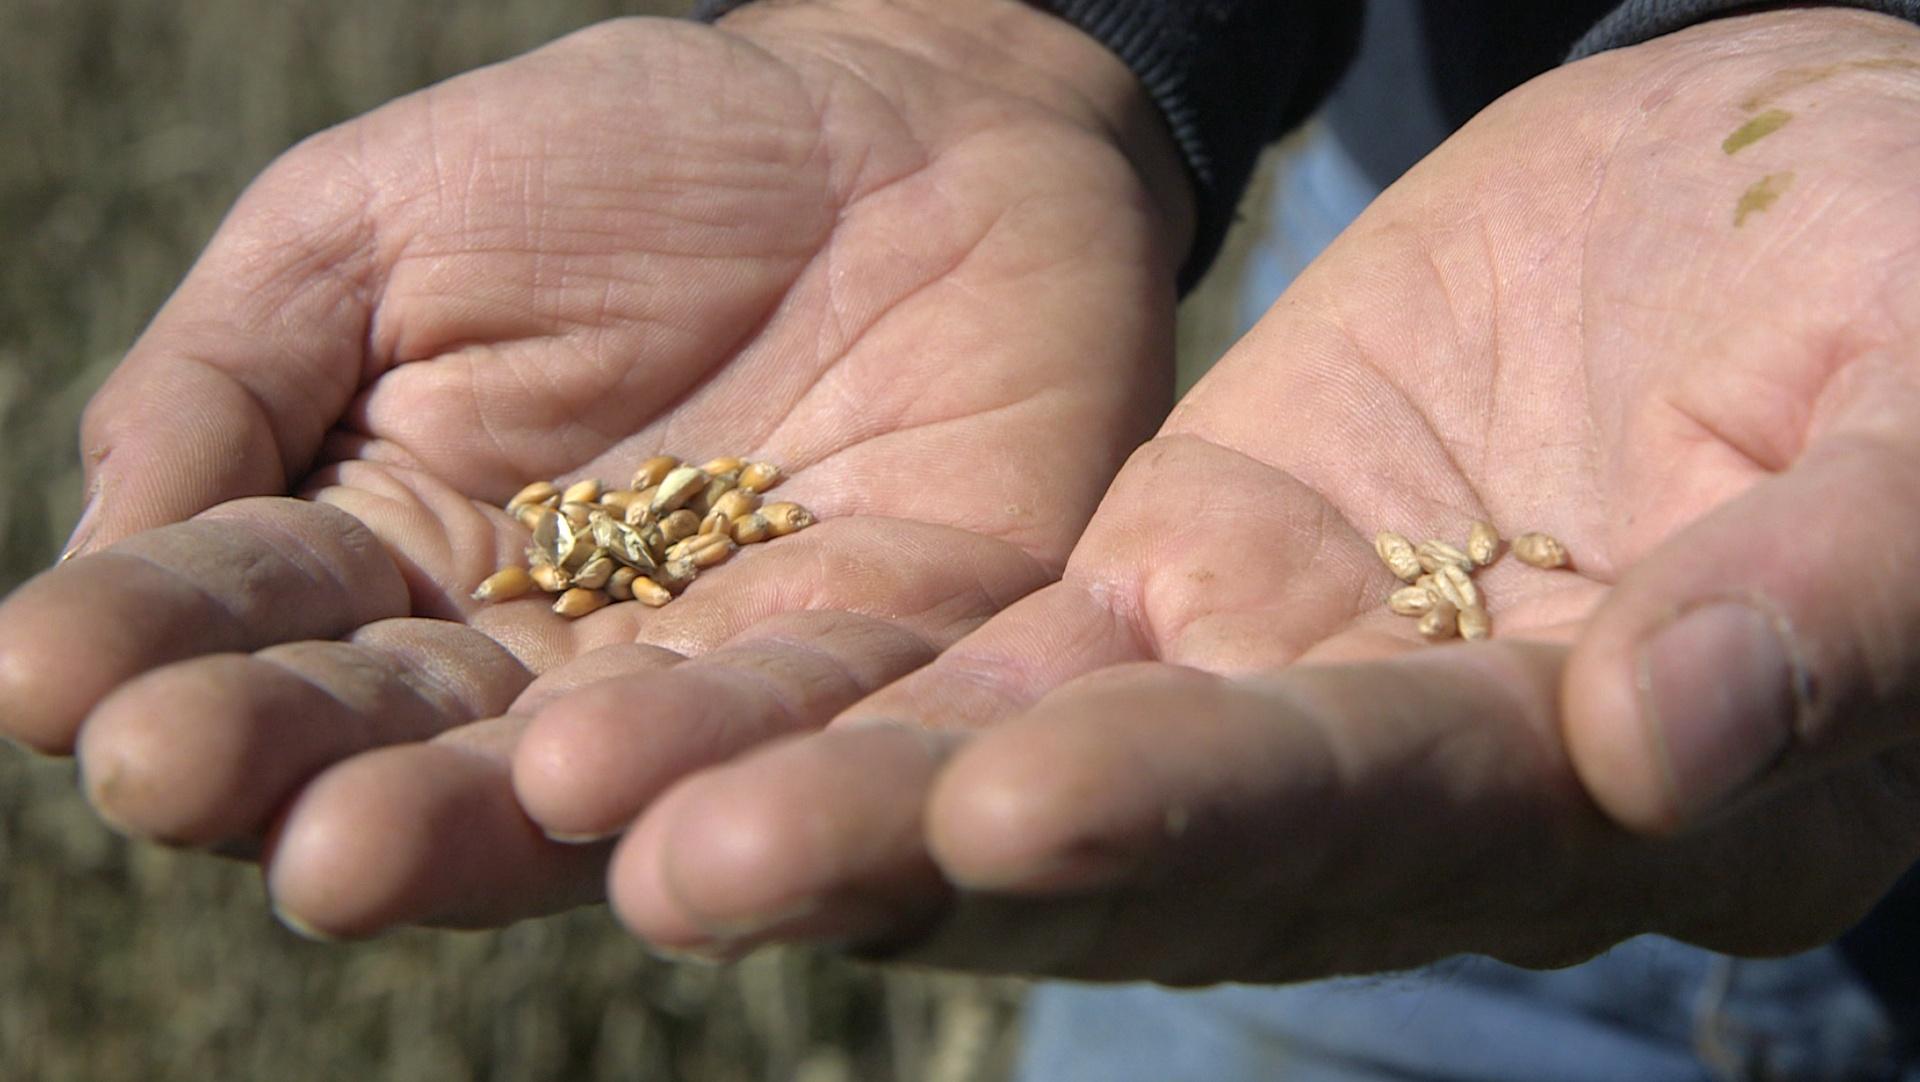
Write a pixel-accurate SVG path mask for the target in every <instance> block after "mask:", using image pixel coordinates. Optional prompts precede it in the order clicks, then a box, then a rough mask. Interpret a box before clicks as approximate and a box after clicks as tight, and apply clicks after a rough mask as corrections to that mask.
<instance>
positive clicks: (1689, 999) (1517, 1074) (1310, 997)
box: [1016, 129, 1920, 1082]
mask: <svg viewBox="0 0 1920 1082" xmlns="http://www.w3.org/2000/svg"><path fill="white" fill-rule="evenodd" d="M1376 194H1377V190H1376V188H1375V187H1374V185H1373V184H1372V183H1371V182H1370V181H1369V180H1368V179H1367V178H1366V177H1365V176H1364V175H1363V174H1362V173H1361V171H1360V170H1359V168H1358V167H1357V166H1355V165H1354V164H1353V162H1352V161H1351V159H1349V158H1348V157H1347V155H1346V154H1345V153H1344V152H1343V151H1342V150H1341V148H1340V146H1339V143H1338V142H1337V141H1336V140H1335V139H1334V138H1332V137H1331V135H1330V134H1328V133H1327V132H1326V131H1325V130H1324V129H1321V130H1320V131H1319V132H1318V133H1316V134H1313V135H1310V136H1309V137H1308V138H1307V139H1306V141H1305V143H1304V144H1303V146H1302V147H1301V150H1300V152H1299V153H1297V154H1296V155H1295V156H1294V157H1293V158H1292V159H1291V160H1290V161H1289V162H1288V164H1287V166H1286V168H1285V170H1284V172H1283V174H1282V177H1281V182H1280V183H1279V184H1278V185H1277V186H1276V192H1275V198H1276V206H1274V207H1273V208H1272V211H1273V213H1272V215H1271V220H1272V221H1273V222H1274V223H1275V225H1276V230H1275V233H1276V235H1275V236H1273V237H1271V238H1270V239H1269V241H1268V242H1267V243H1265V244H1263V245H1262V247H1261V248H1260V250H1259V252H1258V254H1257V255H1256V256H1255V258H1254V259H1253V261H1252V263H1251V265H1250V267H1249V273H1248V276H1247V280H1246V285H1245V288H1244V291H1243V293H1242V296H1241V298H1240V304H1239V312H1240V317H1241V322H1242V327H1243V329H1244V328H1245V327H1247V326H1251V325H1252V323H1253V322H1254V321H1255V320H1257V319H1258V318H1259V316H1260V314H1261V313H1263V312H1264V311H1265V310H1266V308H1267V306H1268V305H1270V304H1271V303H1272V301H1273V299H1274V298H1275V297H1277V296H1278V295H1279V293H1280V291H1281V290H1282V289H1284V288H1285V287H1286V285H1287V283H1288V282H1290V281H1292V279H1293V277H1294V275H1296V274H1298V273H1299V272H1300V270H1301V269H1302V268H1304V267H1305V266H1306V265H1307V263H1308V262H1310V261H1311V260H1312V259H1313V257H1314V256H1315V255H1316V254H1318V252H1319V251H1320V249H1321V248H1322V247H1324V246H1325V245H1326V244H1327V243H1328V242H1329V241H1331V240H1332V239H1333V237H1334V236H1336V235H1337V234H1338V233H1339V231H1340V230H1341V229H1342V228H1344V227H1345V225H1346V224H1347V223H1348V222H1350V221H1351V220H1352V219H1353V218H1354V217H1355V216H1356V215H1358V214H1359V212H1360V211H1361V210H1362V209H1363V208H1364V207H1365V206H1366V205H1367V203H1368V202H1369V201H1371V200H1372V198H1373V197H1374V196H1375V195H1376ZM1901 1044H1902V1042H1901V1037H1900V1031H1899V1029H1898V1027H1896V1026H1895V1024H1894V1023H1893V1021H1892V1020H1891V1018H1890V1016H1889V1013H1888V1010H1887V1009H1886V1008H1885V1007H1884V1006H1883V1005H1882V1004H1881V1002H1880V1001H1879V1000H1878V999H1876V998H1875V997H1874V995H1873V994H1872V993H1871V992H1870V991H1869V990H1868V989H1867V987H1866V985H1865V984H1864V983H1862V982H1861V980H1860V979H1859V978H1858V977H1857V976H1856V975H1855V972H1854V970H1853V969H1851V968H1850V967H1849V966H1848V964H1847V962H1846V961H1845V960H1844V959H1843V958H1842V956H1841V954H1840V952H1839V951H1838V950H1837V949H1835V948H1832V947H1829V948H1825V949H1822V950H1817V951H1812V952H1810V953H1807V954H1801V955H1796V956H1793V957H1790V958H1782V959H1769V960H1760V961H1748V960H1739V959H1733V958H1729V957H1726V956H1724V955H1718V954H1713V953H1711V952H1709V951H1704V950H1700V949H1699V948H1696V947H1689V946H1685V945H1683V944H1680V943H1676V942H1674V941H1672V940H1667V939H1661V938H1659V937H1655V936H1644V937H1641V938H1638V939H1633V940H1629V941H1627V942H1625V943H1622V944H1620V945H1619V946H1617V947H1615V948H1614V949H1613V950H1611V951H1609V952H1607V953H1606V954H1604V955H1602V956H1600V957H1598V958H1596V959H1594V960H1592V961H1590V962H1587V963H1585V964H1583V965H1578V966H1573V967H1571V968H1568V969H1561V970H1554V971H1548V972H1534V971H1529V970H1524V969H1517V968H1515V967H1512V966H1507V965H1502V964H1500V963H1498V962H1494V961H1491V960H1489V959H1486V958H1477V957H1460V958H1455V959H1451V960H1449V961H1446V962H1443V963H1440V964H1438V965H1434V966H1430V967H1428V968H1426V969H1422V970H1417V971H1414V972H1411V973H1403V974H1394V975H1390V976H1384V977H1367V978H1353V979H1346V980H1334V981H1322V982H1318V983H1312V984H1301V985H1291V986H1286V987H1249V986H1240V985H1231V986H1223V987H1219V988H1214V989H1207V990H1201V991H1173V990H1169V989H1164V988H1158V987H1154V986H1150V985H1126V986H1118V987H1110V986H1089V985H1071V984H1049V985H1042V986H1040V987H1038V988H1036V989H1035V991H1034V994H1033V996H1032V998H1031V1000H1030V1001H1029V1006H1028V1009H1027V1017H1026V1023H1025V1035H1024V1039H1023V1044H1022V1052H1021V1057H1020V1060H1019V1062H1018V1067H1017V1070H1016V1078H1017V1079H1018V1080H1019V1082H1252V1080H1255V1079H1258V1080H1262V1082H1264V1080H1269V1079H1279V1080H1282V1082H1389V1080H1399V1082H1410V1080H1422V1082H1428V1080H1430V1082H1441V1080H1446V1082H1724V1080H1734V1079H1740V1080H1746V1079H1754V1080H1761V1079H1765V1080H1780V1082H1788V1080H1792V1082H1801V1080H1814V1079H1822V1080H1825V1079H1832V1080H1849V1082H1851V1080H1899V1082H1920V1066H1915V1065H1914V1063H1915V1061H1914V1060H1912V1059H1911V1058H1910V1057H1909V1055H1908V1053H1907V1050H1905V1049H1904V1048H1903V1047H1902V1046H1901Z"/></svg>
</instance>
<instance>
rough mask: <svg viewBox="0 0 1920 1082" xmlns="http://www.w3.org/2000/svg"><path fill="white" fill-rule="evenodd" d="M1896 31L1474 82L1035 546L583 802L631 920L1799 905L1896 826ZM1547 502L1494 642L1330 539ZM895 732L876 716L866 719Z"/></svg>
mask: <svg viewBox="0 0 1920 1082" xmlns="http://www.w3.org/2000/svg"><path fill="white" fill-rule="evenodd" d="M1917 133H1920V31H1916V30H1915V29H1914V28H1913V27H1912V26H1910V25H1907V24H1905V23H1900V22H1897V21H1894V20H1891V19H1887V18H1884V17H1879V16H1868V15H1861V14H1858V13H1847V12H1839V11H1835V10H1825V11H1796V12H1791V13H1777V14H1769V15H1762V16H1752V17H1745V18H1738V19H1728V20H1724V21H1720V22H1714V23H1711V24H1709V25H1706V26H1703V27H1698V28H1695V29H1692V30H1689V31H1687V32H1684V33H1681V34H1677V35H1674V36H1672V37H1670V38H1667V39H1663V40H1660V41H1657V42H1653V43H1649V44H1647V45H1644V46H1640V47H1636V48H1632V49H1627V50H1622V51H1619V52H1615V53H1610V54H1605V55H1601V56H1599V57H1596V58H1593V59H1590V60H1586V61H1583V62H1580V63H1577V64H1573V65H1570V66H1568V67H1565V68H1563V69H1560V70H1558V71H1555V72H1552V73H1549V74H1548V75H1545V76H1542V77H1540V78H1539V79H1537V80H1535V81H1533V82H1532V83H1530V84H1528V85H1527V86H1525V87H1523V88H1521V89H1519V90H1517V91H1515V92H1514V93H1513V94H1511V95H1509V96H1508V97H1507V98H1506V99H1504V100H1503V101H1501V102H1499V103H1497V104H1496V105H1495V106H1493V107H1492V108H1490V109H1489V110H1487V112H1486V113H1485V114H1483V115H1482V116H1481V117H1479V118H1477V119H1476V120H1475V121H1474V122H1473V123H1472V124H1471V125H1470V126H1469V127H1467V128H1466V129H1464V130H1463V131H1462V132H1460V133H1459V134H1458V135H1456V136H1455V137H1454V138H1453V139H1451V140H1450V141H1449V142H1448V143H1447V144H1446V145H1444V146H1443V147H1442V148H1440V149H1439V150H1438V151H1437V152H1435V153H1434V154H1433V155H1432V156H1431V157H1430V158H1429V159H1428V160H1426V161H1425V162H1423V163H1422V164H1421V165H1419V166H1418V167H1417V168H1416V169H1415V170H1414V171H1412V172H1411V173H1410V174H1409V175H1408V176H1407V177H1406V178H1405V179H1404V180H1402V181H1401V182H1400V183H1399V184H1397V185H1395V186H1394V187H1393V188H1392V189H1390V190H1389V191H1388V192H1387V193H1385V194H1384V195H1383V196H1382V197H1381V198H1380V199H1379V200H1378V201H1377V202H1376V204H1375V205H1374V206H1372V207H1371V208H1370V209H1369V210H1368V211H1367V212H1366V213H1365V215H1363V216H1362V218H1361V219H1360V220H1359V221H1358V222H1357V223H1356V224H1355V225H1354V226H1353V227H1352V228H1351V229H1349V230H1348V231H1347V232H1346V233H1345V234H1344V235H1343V236H1342V237H1341V238H1340V239H1339V240H1338V241H1337V242H1336V243H1335V244H1334V245H1333V247H1332V248H1331V249H1330V250H1329V251H1328V252H1326V253H1325V255H1324V256H1323V257H1322V258H1321V259H1320V260H1319V261H1318V262H1317V263H1316V264H1315V265H1314V266H1312V267H1311V268H1309V270H1308V271H1307V272H1306V274H1305V275H1304V276H1303V277H1302V278H1301V279H1300V280H1299V281H1298V282H1297V283H1296V284H1295V286H1294V287H1293V288H1292V289H1291V290H1290V291H1289V292H1288V293H1287V294H1286V296H1285V297H1283V298H1282V299H1281V300H1280V301H1279V303H1278V304H1277V305H1276V307H1275V308H1274V309H1273V310H1272V312H1270V313H1269V314H1268V316H1267V317H1266V319H1265V320H1264V321H1263V322H1262V323H1261V324H1260V325H1259V326H1258V327H1257V328H1256V329H1255V330H1254V331H1253V332H1252V333H1251V334H1250V335H1249V336H1248V338H1247V339H1245V340H1244V341H1243V342H1241V343H1240V344H1239V345H1238V346H1237V347H1236V348H1235V349H1234V350H1233V351H1232V353H1231V354H1230V355H1229V356H1228V357H1227V358H1225V359H1224V360H1223V361H1222V362H1221V364H1220V365H1219V366H1218V367H1217V368H1216V370H1215V371H1214V372H1213V373H1211V374H1210V375H1209V376H1208V378H1207V379H1206V380H1204V381H1203V382H1202V384H1201V385H1200V386H1199V387H1198V388H1196V389H1195V391H1194V392H1193V393H1192V394H1191V395H1190V396H1189V397H1188V398H1187V399H1186V400H1185V401H1184V402H1183V403H1182V404H1181V405H1180V407H1178V408H1177V409H1176V410H1175V412H1174V415H1173V416H1172V418H1171V419H1170V420H1169V422H1168V423H1167V425H1166V426H1165V428H1164V429H1163V430H1162V432H1161V434H1160V435H1159V437H1158V438H1156V439H1155V440H1154V441H1152V442H1151V443H1150V444H1148V445H1147V446H1145V447H1144V448H1143V449H1142V450H1141V451H1140V452H1139V453H1137V454H1136V455H1135V456H1134V457H1133V458H1132V459H1131V460H1130V461H1129V462H1128V464H1127V465H1126V467H1125V469H1124V470H1123V471H1122V473H1121V475H1120V476H1119V478H1118V480H1117V481H1116V483H1115V485H1114V486H1113V488H1112V489H1111V491H1110V492H1109V493H1108V495H1107V497H1106V499H1105V501H1104V502H1103V503H1102V505H1101V506H1100V508H1099V510H1098V511H1097V513H1096V515H1095V517H1094V520H1093V522H1092V524H1091V525H1090V527H1089V528H1088V531H1087V533H1086V535H1085V537H1084V538H1083V540H1082V541H1081V543H1080V544H1079V545H1078V547H1077V548H1076V549H1075V551H1074V553H1073V556H1072V559H1071V560H1070V562H1069V564H1068V567H1067V569H1066V572H1065V576H1064V578H1063V580H1062V581H1061V582H1060V583H1058V584H1055V585H1051V586H1048V587H1046V588H1045V589H1043V590H1041V591H1039V592H1037V593H1035V594H1034V595H1032V596H1031V597H1028V598H1026V599H1024V600H1022V601H1021V602H1019V603H1018V604H1016V605H1014V606H1013V607H1012V608H1010V609H1009V610H1008V611H1006V612H1005V613H1003V614H1001V615H1000V616H999V617H997V618H995V619H994V620H992V621H990V622H989V623H988V624H987V625H986V626H985V627H984V628H982V629H981V630H980V631H978V632H976V633H974V634H973V635H971V636H969V637H967V638H966V639H963V640H962V641H961V642H960V643H958V644H957V645H956V646H954V647H953V648H951V649H950V650H948V651H947V652H945V653H944V654H943V655H942V656H941V657H940V658H939V659H938V660H937V661H936V662H935V663H934V664H933V665H931V666H928V667H926V668H924V669H922V670H920V671H918V672H917V673H915V674H914V675H912V676H910V677H908V678H907V679H905V680H903V681H902V682H900V683H898V684H896V685H894V686H893V687H891V688H889V689H886V690H884V691H883V692H881V693H879V694H877V695H876V696H873V697H871V698H869V699H868V700H866V701H864V702H862V703H860V704H857V705H856V706H855V707H853V708H851V709H850V710H849V711H847V712H846V713H845V714H844V715H843V716H842V718H841V719H839V721H838V722H837V723H836V724H835V726H834V727H832V728H831V729H829V730H828V731H827V732H825V733H822V734H818V735H817V736H814V737H810V738H801V739H796V740H792V741H788V742H784V743H782V744H779V745H776V746H774V747H771V748H768V749H764V750H762V751H760V752H758V753H756V754H754V755H751V756H748V757H746V758H744V759H743V760H741V761H740V762H738V763H737V764H733V765H729V766H726V767H723V768H721V769H718V770H714V771H710V772H707V773H705V774H702V775H699V776H696V777H694V778H691V779H689V780H688V781H687V782H685V783H683V784H682V785H681V786H679V787H677V788H676V789H674V790H673V791H671V792H669V793H668V794H667V795H666V796H665V797H663V798H662V799H661V800H660V801H659V803H658V804H657V805H656V806H655V807H654V808H653V810H652V811H650V812H649V813H648V815H647V816H646V817H645V818H643V819H642V820H641V822H640V824H639V825H638V827H637V828H636V829H635V830H634V832H633V833H631V834H630V835H629V836H628V838H627V839H626V840H625V841H624V842H623V843H622V846H621V848H620V850H619V851H618V852H617V853H616V856H615V861H614V865H613V869H612V874H613V885H612V898H613V900H614V902H615V904H616V906H617V908H618V909H619V911H620V912H621V913H622V914H623V915H624V917H625V919H626V920H627V921H628V922H629V923H630V924H631V925H632V926H633V927H634V928H635V929H636V930H637V931H638V932H639V933H640V934H642V935H643V936H647V937H650V938H653V939H656V940H658V941H661V942H663V943H667V944H671V945H677V946H681V947H687V948H694V949H704V950H708V951H713V952H717V953H721V954H730V953H737V952H739V951H742V950H745V949H748V948H750V947H751V946H753V945H755V944H757V943H761V942H766V941H770V940H813V941H824V942H837V943H843V944H852V945H855V946H856V947H859V948H861V949H866V950H870V951H873V952H875V953H879V954H888V953H891V954H893V955H894V956H897V957H904V958H910V959H917V960H921V961H926V962H932V963H936V964H943V965H953V966H961V967H969V968H979V969H990V970H1004V971H1014V972H1029V973H1045V974H1054V975H1061V976H1071V977H1084V978H1099V979H1122V978H1149V979H1155V980H1161V981H1169V982H1178V983H1198V982H1210V981H1219V980H1288V979H1301V978H1309V977H1317V976H1324V975H1329V974H1334V973H1347V972H1359V971H1375V970H1383V969H1391V968H1398V967H1405V966H1411V965H1415V964H1419V963H1423V962H1426V961H1430V960H1433V959H1436V958H1439V957H1442V956H1444V955H1448V954H1451V953H1455V952H1461V951H1475V952H1484V953H1488V954H1492V955H1495V956H1498V957H1501V958H1504V959H1507V960H1511V961H1515V962H1519V963H1523V964H1530V965H1549V964H1563V963H1566V962H1570V961H1573V960H1576V959H1579V958H1583V957H1586V956H1589V955H1591V954H1592V953H1594V952H1595V951H1598V950H1600V949H1603V948H1604V947H1605V946H1607V945H1609V944H1611V943H1614V942H1617V941H1618V940H1620V939H1622V938H1624V937H1626V936H1628V935H1631V934H1635V933H1639V932H1648V931H1652V932H1663V933H1668V934H1672V935H1676V936H1679V937H1683V938H1685V939H1688V940H1691V941H1693V942H1696V943H1700V944H1704V945H1706V946H1709V947H1713V948H1718V949H1723V950H1729V951H1737V952H1750V953H1766V952H1775V951H1786V950H1792V949H1796V948H1800V947H1803V946H1807V945H1810V944H1813V943H1818V942H1821V941H1824V940H1825V939H1826V938H1829V937H1831V936H1832V935H1834V934H1836V933H1837V932H1838V931H1839V930H1840V929H1842V928H1844V927H1845V926H1846V925H1847V924H1848V923H1850V922H1851V921H1853V920H1855V919H1856V918H1857V917H1858V916H1859V915H1860V914H1861V913H1862V912H1864V910H1865V909H1866V908H1867V907H1868V906H1869V905H1870V904H1871V903H1872V902H1873V901H1874V900H1875V899H1876V898H1877V897H1878V896H1879V895H1880V894H1881V893H1882V892H1883V891H1884V890H1885V889H1886V888H1887V886H1888V884H1889V883H1890V882H1891V881H1892V880H1893V879H1894V877H1895V876H1896V875H1897V874H1898V873H1899V872H1900V871H1901V870H1902V869H1904V868H1905V867H1907V866H1908V864H1910V863H1911V862H1912V861H1913V860H1915V859H1916V857H1917V856H1920V830H1916V829H1915V826H1914V824H1915V822H1917V821H1920V816H1917V815H1916V812H1920V807H1916V793H1920V789H1917V788H1916V785H1915V778H1916V777H1920V772H1917V771H1920V758H1916V756H1915V752H1914V748H1913V737H1914V735H1915V733H1914V730H1913V728H1912V726H1913V719H1914V714H1915V711H1914V706H1915V702H1916V678H1917V677H1920V559H1916V557H1917V556H1920V540H1916V539H1920V286H1916V283H1920V202H1917V201H1916V200H1915V199H1914V197H1913V177H1914V176H1916V175H1920V134H1917ZM1477 519H1481V520H1486V521H1489V522H1491V523H1493V524H1495V525H1496V526H1497V527H1498V528H1499V529H1500V531H1501V533H1502V534H1503V535H1505V536H1508V537H1512V536H1513V535H1515V534H1517V533H1519V532H1521V531H1525V530H1544V531H1547V532H1549V533H1551V534H1554V535H1556V536H1558V537H1559V538H1560V539H1562V540H1563V541H1564V543H1565V545H1566V548H1567V549H1568V550H1569V551H1570V553H1571V555H1572V566H1571V568H1569V569H1561V570H1551V571H1548V570H1540V569H1537V568H1534V567H1530V566H1527V565H1525V564H1523V563H1521V562H1520V561H1518V560H1516V559H1514V558H1513V557H1512V556H1510V555H1509V556H1506V557H1504V558H1502V559H1501V560H1500V561H1499V562H1497V563H1495V564H1494V565H1493V566H1491V567H1490V568H1487V569H1485V570H1484V571H1482V572H1481V573H1480V574H1479V575H1478V576H1477V581H1478V583H1479V585H1480V586H1481V588H1482V590H1483V592H1484V595H1485V597H1486V598H1487V599H1488V604H1489V606H1490V610H1491V614H1492V625H1493V637H1492V639H1491V640H1490V641H1486V642H1475V643H1459V642H1455V643H1453V644H1452V645H1432V644H1428V643H1425V642H1423V641H1422V639H1421V638H1420V636H1419V635H1418V634H1417V633H1416V630H1415V626H1414V621H1413V620H1411V619H1408V618H1405V617H1401V616H1396V615H1393V614H1391V613H1389V612H1388V611H1387V610H1386V609H1385V608H1384V606H1383V604H1382V602H1383V601H1384V599H1385V598H1386V596H1387V595H1388V594H1389V592H1390V591H1391V590H1392V588H1394V587H1397V586H1399V585H1400V583H1399V582H1398V580H1396V579H1395V578H1393V577H1392V576H1391V575H1390V574H1389V573H1388V571H1387V570H1386V568H1385V567H1384V566H1383V565H1382V563H1381V561H1380V560H1379V559H1378V558H1376V556H1375V554H1374V551H1373V545H1372V539H1373V538H1374V536H1375V534H1376V532H1378V531H1381V530H1395V531H1400V532H1403V533H1405V534H1408V535H1411V536H1412V537H1413V538H1415V539H1416V540H1417V539H1421V538H1427V537H1438V538H1442V539H1446V540H1449V541H1452V542H1453V543H1454V544H1455V545H1461V544H1463V539H1464V537H1465V535H1466V533H1467V529H1468V527H1469V525H1470V523H1472V522H1473V521H1474V520H1477ZM902 723H905V724H902Z"/></svg>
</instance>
